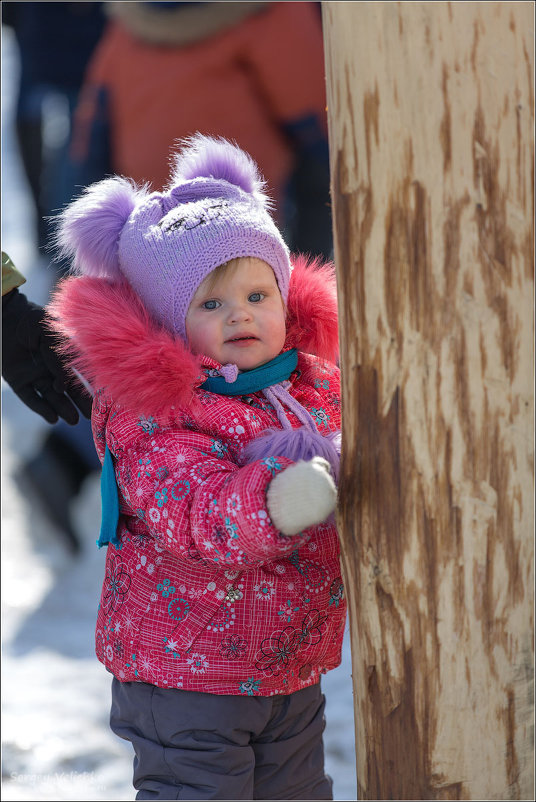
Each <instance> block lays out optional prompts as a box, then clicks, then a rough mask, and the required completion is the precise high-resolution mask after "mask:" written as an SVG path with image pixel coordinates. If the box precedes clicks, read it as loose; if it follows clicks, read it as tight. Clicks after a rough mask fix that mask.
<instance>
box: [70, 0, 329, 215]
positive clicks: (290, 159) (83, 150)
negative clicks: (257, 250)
mask: <svg viewBox="0 0 536 802" xmlns="http://www.w3.org/2000/svg"><path fill="white" fill-rule="evenodd" d="M206 5H208V6H210V5H212V4H210V3H209V4H206ZM316 6H317V4H316V3H308V2H305V3H302V2H299V3H298V2H290V3H289V2H280V3H268V4H266V5H265V6H264V7H261V8H260V10H259V11H257V13H255V14H252V15H250V16H247V17H246V18H245V19H243V20H242V21H240V22H239V23H237V24H235V25H233V26H232V27H231V28H228V29H227V30H224V31H223V32H220V33H217V34H214V35H210V36H209V37H208V38H203V39H200V40H198V41H196V42H194V43H193V44H188V45H186V46H162V45H155V44H151V43H148V42H144V41H142V40H141V39H139V38H135V37H134V36H133V35H132V34H131V33H129V32H128V30H127V28H126V27H125V25H124V24H123V23H122V22H120V21H111V22H110V23H109V26H108V28H107V29H106V31H105V34H104V36H103V38H102V40H101V42H100V44H99V46H98V47H97V50H96V51H95V53H94V56H93V59H92V61H91V63H90V67H89V71H88V75H87V80H86V85H85V88H84V90H83V93H82V99H81V103H80V106H79V109H78V113H77V123H76V127H75V136H74V140H73V149H72V153H73V154H74V157H75V158H76V159H78V160H80V159H83V158H85V157H86V154H87V150H88V147H89V136H90V134H89V132H90V130H91V126H92V125H93V124H94V122H95V119H96V117H98V116H99V115H100V118H101V123H102V117H103V114H104V115H105V116H106V117H107V124H108V125H109V135H110V157H111V164H110V167H111V170H112V171H113V172H115V173H121V174H123V175H128V176H131V177H132V178H134V179H135V180H136V181H138V182H145V181H149V182H151V184H152V185H153V188H154V189H161V188H162V186H163V185H164V183H165V181H166V180H167V176H168V174H169V164H168V159H169V152H170V148H172V147H173V143H174V142H175V141H176V140H177V139H179V138H182V137H184V136H188V135H190V134H193V133H195V132H196V131H201V132H202V133H205V134H209V135H215V136H223V137H226V138H229V139H234V140H236V142H237V143H238V145H239V146H240V147H241V148H243V149H244V150H246V151H247V152H248V153H250V154H251V156H252V157H253V159H254V160H255V161H256V162H257V163H258V164H259V165H260V168H261V170H262V172H263V174H264V177H265V178H266V180H267V182H268V190H269V192H270V194H271V195H272V197H273V199H274V201H275V202H276V208H277V209H278V211H279V210H280V206H281V202H282V200H283V197H284V192H285V185H286V182H287V181H288V180H289V177H290V175H291V173H292V171H293V168H294V166H295V163H296V159H297V158H298V152H299V150H300V149H303V148H306V149H307V148H309V149H311V150H314V149H315V148H316V149H317V152H319V153H320V152H321V151H322V156H321V158H325V156H326V154H327V147H326V143H327V120H326V99H325V79H324V57H323V40H322V29H321V20H320V15H319V13H318V8H317V7H316ZM322 148H323V150H322Z"/></svg>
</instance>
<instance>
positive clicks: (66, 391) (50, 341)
mask: <svg viewBox="0 0 536 802" xmlns="http://www.w3.org/2000/svg"><path fill="white" fill-rule="evenodd" d="M44 317H45V310H44V309H43V308H42V307H41V306H38V305H37V304H34V303H32V302H31V301H28V299H27V298H26V296H25V295H23V293H21V292H19V291H18V290H16V289H15V290H11V292H8V293H6V295H4V296H2V376H3V378H4V379H5V380H6V381H7V383H8V384H9V386H10V387H11V388H12V390H13V391H14V392H15V393H16V394H17V395H18V397H19V398H20V399H21V401H23V402H24V403H25V404H26V406H27V407H30V409H33V411H34V412H37V414H38V415H41V416H42V417H43V418H44V419H45V420H46V421H48V422H49V423H56V421H57V420H58V417H60V418H63V419H64V420H65V421H66V422H67V423H70V424H73V425H74V424H75V423H78V418H79V416H78V412H77V409H76V407H78V409H79V410H80V411H81V412H82V414H83V415H84V417H86V418H89V417H91V404H92V398H91V395H90V394H89V393H88V392H87V391H86V390H85V388H84V387H83V385H81V384H79V383H78V382H77V380H76V378H75V376H74V375H72V374H71V373H70V372H69V370H68V369H67V368H66V367H65V366H64V365H63V363H62V362H61V360H60V358H59V356H58V355H57V354H56V352H55V351H54V350H53V346H54V336H53V334H52V333H51V332H50V331H49V330H48V329H47V328H46V326H45V324H44ZM69 397H70V398H69ZM72 402H74V404H76V407H75V406H74V404H73V403H72Z"/></svg>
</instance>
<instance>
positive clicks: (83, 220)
mask: <svg viewBox="0 0 536 802" xmlns="http://www.w3.org/2000/svg"><path fill="white" fill-rule="evenodd" d="M146 194H147V193H146V189H145V188H140V187H137V186H136V185H135V184H134V182H132V181H129V180H128V179H126V178H121V177H120V176H114V177H112V178H105V179H104V180H103V181H99V182H98V183H97V184H92V185H91V186H89V187H87V188H86V189H85V190H84V192H83V193H82V195H81V196H80V197H79V198H77V199H76V200H75V201H73V203H71V204H70V205H69V206H67V208H66V209H65V210H64V211H63V212H62V213H61V214H60V215H59V216H58V218H57V228H56V234H55V237H54V245H55V246H56V248H57V250H58V252H59V255H60V256H61V257H62V258H65V257H67V258H70V259H72V260H73V265H72V268H73V272H78V273H81V274H83V275H86V276H93V277H94V278H106V279H111V280H114V281H119V280H120V278H121V271H120V264H119V239H120V237H121V232H122V231H123V228H124V226H125V223H126V222H127V220H128V218H129V217H130V215H131V213H132V211H133V210H134V208H135V206H136V204H137V203H139V202H140V201H141V200H143V199H144V198H145V196H146Z"/></svg>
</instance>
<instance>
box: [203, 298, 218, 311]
mask: <svg viewBox="0 0 536 802" xmlns="http://www.w3.org/2000/svg"><path fill="white" fill-rule="evenodd" d="M202 306H203V309H217V308H218V306H221V304H220V302H219V301H215V300H214V299H211V300H210V301H205V302H204V304H202Z"/></svg>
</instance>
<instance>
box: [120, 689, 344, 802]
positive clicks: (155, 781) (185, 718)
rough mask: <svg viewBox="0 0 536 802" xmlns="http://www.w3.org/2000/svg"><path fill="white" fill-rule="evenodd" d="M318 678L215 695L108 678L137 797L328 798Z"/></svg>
mask: <svg viewBox="0 0 536 802" xmlns="http://www.w3.org/2000/svg"><path fill="white" fill-rule="evenodd" d="M324 706H325V698H324V696H323V694H322V693H321V690H320V685H313V686H311V687H310V688H304V689H303V690H301V691H297V692H296V693H293V694H289V695H288V696H269V697H261V696H218V695H216V694H211V693H197V692H195V691H182V690H180V689H174V688H157V687H156V686H154V685H148V684H146V683H143V682H124V683H123V682H119V681H118V680H116V679H115V678H114V680H113V684H112V710H111V717H110V724H111V727H112V730H113V731H114V732H115V733H116V735H119V737H120V738H125V739H126V740H127V741H131V742H132V745H133V746H134V751H135V754H136V756H135V758H134V787H135V788H136V789H137V790H138V794H137V796H136V799H232V800H238V799H251V800H252V799H307V800H310V799H311V800H312V799H333V795H332V782H331V778H330V777H329V776H328V775H326V774H325V773H324V746H323V743H322V732H323V730H324V726H325V721H324Z"/></svg>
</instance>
